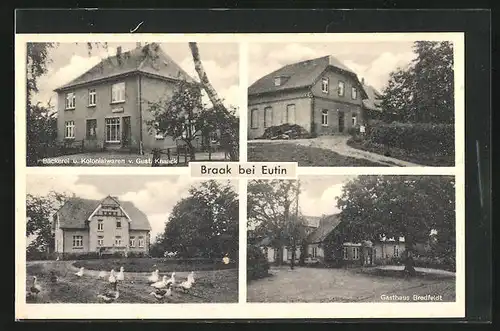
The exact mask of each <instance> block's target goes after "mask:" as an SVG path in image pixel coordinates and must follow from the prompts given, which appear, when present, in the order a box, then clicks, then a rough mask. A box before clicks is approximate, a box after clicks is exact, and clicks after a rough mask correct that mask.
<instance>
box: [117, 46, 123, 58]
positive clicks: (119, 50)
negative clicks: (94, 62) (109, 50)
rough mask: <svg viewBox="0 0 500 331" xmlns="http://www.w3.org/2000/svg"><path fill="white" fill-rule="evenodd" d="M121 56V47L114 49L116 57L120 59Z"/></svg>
mask: <svg viewBox="0 0 500 331" xmlns="http://www.w3.org/2000/svg"><path fill="white" fill-rule="evenodd" d="M121 55H122V47H121V46H118V47H117V48H116V56H118V57H120V56H121Z"/></svg>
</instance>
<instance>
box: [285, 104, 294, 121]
mask: <svg viewBox="0 0 500 331" xmlns="http://www.w3.org/2000/svg"><path fill="white" fill-rule="evenodd" d="M285 117H286V118H285V123H288V124H295V105H293V104H292V105H288V106H286V116H285Z"/></svg>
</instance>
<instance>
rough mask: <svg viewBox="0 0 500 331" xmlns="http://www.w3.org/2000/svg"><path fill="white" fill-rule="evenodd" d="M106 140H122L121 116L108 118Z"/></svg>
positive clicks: (115, 141) (116, 141)
mask: <svg viewBox="0 0 500 331" xmlns="http://www.w3.org/2000/svg"><path fill="white" fill-rule="evenodd" d="M106 142H108V143H109V142H114V143H119V142H120V118H119V117H113V118H106Z"/></svg>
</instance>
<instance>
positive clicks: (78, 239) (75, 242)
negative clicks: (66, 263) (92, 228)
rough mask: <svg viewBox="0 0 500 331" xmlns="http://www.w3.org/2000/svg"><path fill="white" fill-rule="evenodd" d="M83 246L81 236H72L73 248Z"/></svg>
mask: <svg viewBox="0 0 500 331" xmlns="http://www.w3.org/2000/svg"><path fill="white" fill-rule="evenodd" d="M79 247H83V236H73V248H79Z"/></svg>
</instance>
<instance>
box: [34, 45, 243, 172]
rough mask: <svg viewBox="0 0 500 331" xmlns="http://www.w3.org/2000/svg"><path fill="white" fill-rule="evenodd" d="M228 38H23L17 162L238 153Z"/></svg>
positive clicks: (160, 161)
mask: <svg viewBox="0 0 500 331" xmlns="http://www.w3.org/2000/svg"><path fill="white" fill-rule="evenodd" d="M238 47H239V46H238V44H237V43H229V42H227V43H197V42H189V43H188V42H185V43H181V42H177V43H165V42H163V43H160V42H136V43H133V42H132V43H131V42H127V43H116V42H110V43H108V42H93V41H88V42H64V43H60V42H28V43H27V44H26V49H27V77H26V85H27V99H26V162H27V166H86V167H90V166H117V167H125V166H149V167H151V166H153V167H154V166H186V165H187V164H188V163H189V162H191V161H238V159H239V155H238V153H239V108H238V106H239V103H238V96H239V93H238V86H239V54H238ZM200 77H201V78H200Z"/></svg>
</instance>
